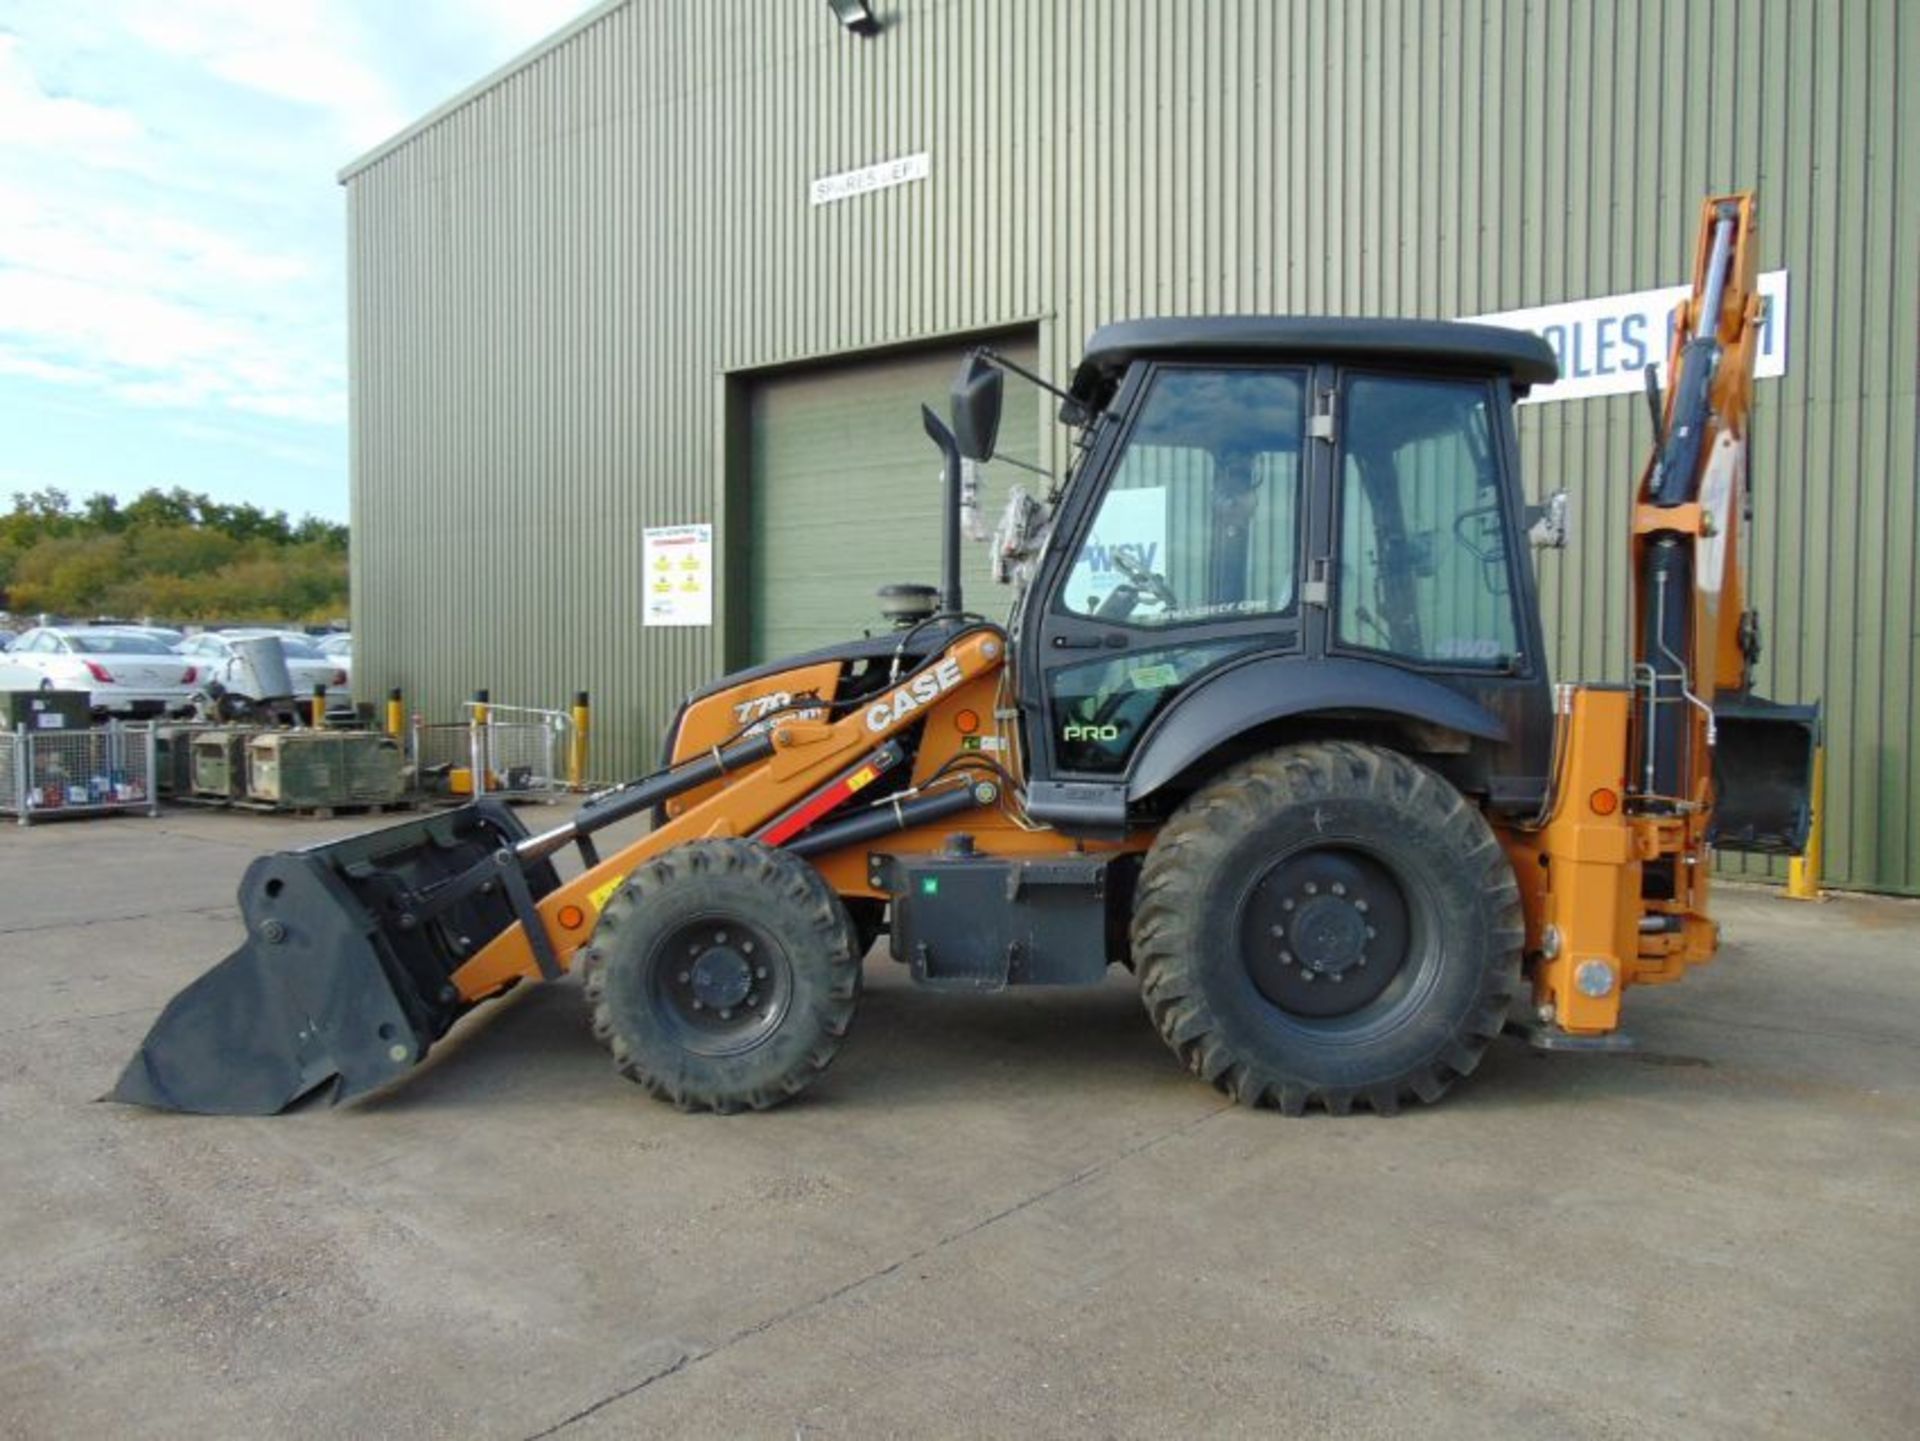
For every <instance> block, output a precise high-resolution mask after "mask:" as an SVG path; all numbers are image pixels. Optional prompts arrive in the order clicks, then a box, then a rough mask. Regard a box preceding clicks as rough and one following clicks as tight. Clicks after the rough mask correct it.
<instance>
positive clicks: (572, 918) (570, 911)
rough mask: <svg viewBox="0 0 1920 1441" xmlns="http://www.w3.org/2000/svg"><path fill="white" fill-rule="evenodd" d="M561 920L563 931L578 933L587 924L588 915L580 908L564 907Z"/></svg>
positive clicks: (561, 909) (561, 910)
mask: <svg viewBox="0 0 1920 1441" xmlns="http://www.w3.org/2000/svg"><path fill="white" fill-rule="evenodd" d="M559 920H560V928H561V929H562V930H565V931H577V930H579V929H580V927H582V926H584V925H585V924H586V923H587V913H586V912H585V911H583V910H581V909H580V907H578V906H562V907H560V916H559Z"/></svg>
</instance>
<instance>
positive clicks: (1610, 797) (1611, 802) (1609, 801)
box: [1587, 786, 1620, 816]
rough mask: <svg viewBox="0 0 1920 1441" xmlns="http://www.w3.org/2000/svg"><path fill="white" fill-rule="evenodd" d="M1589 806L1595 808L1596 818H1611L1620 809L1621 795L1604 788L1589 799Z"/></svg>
mask: <svg viewBox="0 0 1920 1441" xmlns="http://www.w3.org/2000/svg"><path fill="white" fill-rule="evenodd" d="M1587 804H1588V805H1589V806H1591V807H1592V808H1593V813H1594V814H1595V815H1596V816H1610V815H1612V814H1613V813H1614V812H1615V811H1617V810H1619V809H1620V793H1619V792H1618V791H1610V790H1608V789H1607V788H1606V787H1605V786H1602V787H1600V789H1599V790H1597V791H1595V792H1594V793H1593V794H1592V795H1590V796H1588V797H1587Z"/></svg>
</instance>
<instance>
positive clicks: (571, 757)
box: [567, 690, 591, 791]
mask: <svg viewBox="0 0 1920 1441" xmlns="http://www.w3.org/2000/svg"><path fill="white" fill-rule="evenodd" d="M590 720H591V716H590V715H589V713H588V710H587V693H586V692H585V691H583V690H582V691H575V692H574V694H573V738H572V742H571V743H570V744H569V745H568V747H567V789H569V790H575V791H583V790H585V789H586V788H587V725H588V722H589V721H590Z"/></svg>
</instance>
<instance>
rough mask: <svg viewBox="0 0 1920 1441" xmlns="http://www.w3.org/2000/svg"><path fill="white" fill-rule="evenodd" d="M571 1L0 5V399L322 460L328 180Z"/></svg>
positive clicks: (332, 343) (336, 310)
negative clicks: (63, 396) (240, 438)
mask: <svg viewBox="0 0 1920 1441" xmlns="http://www.w3.org/2000/svg"><path fill="white" fill-rule="evenodd" d="M585 4H586V0H417V3H414V4H409V5H393V4H391V3H390V0H167V3H165V4H154V3H141V0H133V3H126V4H122V5H117V6H113V7H111V8H110V10H109V11H108V13H109V14H110V16H111V18H110V19H108V20H103V16H102V13H101V11H102V9H103V8H105V7H94V6H88V5H84V4H82V5H76V4H73V3H71V0H66V3H61V0H43V3H31V0H30V3H27V4H18V3H12V4H9V3H8V0H0V137H4V138H3V139H0V403H4V402H5V401H7V400H8V399H9V398H10V397H11V398H14V399H16V400H18V401H20V402H21V405H20V407H19V409H20V412H21V413H25V414H33V413H34V412H33V409H32V407H34V406H38V407H40V408H41V409H42V410H44V411H46V412H47V413H48V414H51V413H52V412H53V411H54V410H55V409H57V408H59V407H58V404H57V402H56V401H55V400H54V399H53V397H54V396H55V395H56V393H57V392H56V391H55V390H52V389H49V388H50V387H57V388H59V390H60V391H64V392H66V393H68V394H71V395H72V396H74V397H75V398H76V399H77V400H82V401H84V402H85V404H86V407H87V411H88V413H89V414H92V415H98V416H99V417H101V424H102V426H103V427H108V428H110V427H111V426H112V425H113V423H114V417H115V416H116V415H117V414H121V413H123V412H124V414H125V417H126V424H125V426H124V433H125V434H128V435H131V434H135V433H140V434H148V433H164V432H165V426H164V425H163V426H162V429H161V432H155V431H154V430H153V422H154V420H155V418H156V417H157V418H160V419H161V420H163V421H167V420H171V421H173V422H176V425H175V428H174V431H173V432H172V433H176V434H181V435H183V436H184V435H185V432H184V431H180V430H179V429H178V426H180V425H196V426H200V427H202V428H203V430H205V431H217V430H219V429H220V428H221V427H222V425H223V424H225V423H227V422H231V425H230V426H228V427H227V428H228V429H232V430H235V431H238V432H240V433H244V434H245V435H247V436H249V437H251V439H250V440H248V441H247V442H245V443H246V444H248V445H249V446H251V448H252V449H254V450H255V451H256V452H258V453H259V454H262V455H273V454H274V452H273V451H272V450H271V449H270V448H268V447H270V446H272V445H275V444H277V445H279V446H280V447H281V451H280V455H279V458H281V459H284V460H286V461H287V462H288V463H289V464H292V463H295V457H301V458H302V462H301V463H310V462H311V459H312V457H313V456H315V455H326V454H333V455H337V454H339V453H340V452H341V450H342V449H343V447H342V445H341V441H342V439H343V437H344V430H345V417H346V389H347V376H346V362H345V353H346V274H345V270H346V266H345V245H344V225H343V220H342V200H341V194H340V191H339V188H338V186H337V185H336V183H335V181H334V175H335V173H336V172H337V170H338V169H339V167H340V166H341V165H342V164H343V163H344V162H345V161H347V160H349V159H351V158H352V157H353V156H355V155H357V154H359V153H361V152H362V151H364V150H366V149H367V148H369V147H371V146H372V145H374V144H377V143H379V142H380V141H381V140H384V139H386V138H387V137H388V136H390V135H392V134H393V133H395V132H396V131H398V130H399V129H401V128H402V127H403V126H404V125H405V124H406V123H407V122H408V121H409V120H411V119H412V118H414V117H416V116H418V115H421V114H423V113H425V112H426V111H428V110H430V109H431V108H433V106H435V105H436V104H438V103H439V102H440V101H442V100H444V99H445V98H446V97H447V96H448V95H450V94H453V93H454V92H455V91H457V90H458V89H459V88H460V87H461V86H463V85H465V84H467V83H469V82H471V81H472V80H474V79H477V78H479V77H480V76H482V75H484V74H486V73H487V72H488V71H490V70H492V69H494V68H495V67H497V66H498V65H500V64H501V63H503V62H504V61H506V60H508V59H510V58H511V57H512V56H514V55H516V54H518V53H519V52H520V51H522V50H524V49H525V48H526V47H527V46H529V45H531V44H533V43H535V42H536V41H538V40H539V39H541V38H542V37H543V36H545V35H547V34H549V33H550V32H551V31H553V30H555V29H557V28H558V27H559V26H561V25H562V24H564V23H565V22H566V21H567V20H569V19H570V18H572V17H573V16H574V15H576V14H578V13H579V12H580V11H581V10H582V9H584V8H585ZM116 408H118V409H116ZM47 433H48V434H49V435H51V434H53V433H54V432H53V428H52V426H51V423H49V426H48V429H47ZM110 438H111V437H110V436H108V435H107V434H105V433H103V436H102V451H103V453H105V451H106V449H107V448H108V445H107V442H108V440H109V439H110ZM210 438H211V437H210V435H206V434H203V435H202V436H201V437H200V442H199V443H200V444H202V445H203V446H204V445H205V444H206V443H207V442H208V440H210ZM165 464H166V457H165V456H164V455H158V454H156V455H155V456H154V457H153V460H152V465H153V468H154V469H155V470H156V471H158V470H163V469H164V467H165ZM145 481H146V477H143V476H140V475H130V476H129V477H128V487H129V488H130V489H131V488H138V486H139V485H140V484H142V483H145ZM339 483H340V486H341V489H342V490H343V491H344V486H345V477H344V473H343V474H342V475H341V477H340V482H339ZM262 484H270V481H268V480H263V481H262Z"/></svg>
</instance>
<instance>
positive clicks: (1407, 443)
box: [956, 316, 1556, 835]
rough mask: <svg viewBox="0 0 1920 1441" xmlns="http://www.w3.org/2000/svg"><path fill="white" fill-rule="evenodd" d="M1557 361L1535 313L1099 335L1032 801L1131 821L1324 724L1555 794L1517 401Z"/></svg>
mask: <svg viewBox="0 0 1920 1441" xmlns="http://www.w3.org/2000/svg"><path fill="white" fill-rule="evenodd" d="M1555 373H1556V372H1555V363H1554V357H1553V353H1552V351H1551V350H1550V349H1549V348H1548V347H1547V346H1546V345H1545V344H1544V343H1543V342H1542V341H1540V340H1539V339H1538V338H1537V337H1535V336H1532V335H1528V334H1525V333H1521V332H1515V331H1508V330H1500V329H1496V328H1493V327H1487V326H1474V325H1460V324H1449V323H1444V322H1426V321H1399V320H1353V319H1289V318H1266V317H1253V316H1230V317H1214V318H1195V319H1161V320H1147V321H1136V322H1129V323H1126V324H1120V325H1112V326H1108V327H1106V328H1104V329H1102V330H1100V331H1098V332H1096V333H1095V334H1094V336H1093V338H1092V339H1091V341H1090V342H1089V344H1088V348H1087V353H1086V357H1085V359H1084V360H1083V361H1082V363H1081V365H1080V367H1079V369H1078V371H1077V372H1076V374H1075V376H1074V380H1073V384H1072V388H1071V400H1070V401H1069V409H1075V408H1077V409H1078V410H1079V412H1080V414H1078V415H1075V416H1073V417H1072V418H1074V419H1076V420H1084V421H1085V423H1086V425H1087V427H1088V429H1087V431H1086V439H1085V444H1086V447H1087V453H1086V456H1085V460H1084V463H1083V465H1082V467H1081V469H1080V472H1079V474H1078V475H1077V476H1076V477H1075V479H1074V480H1073V481H1072V483H1071V484H1070V485H1069V486H1068V487H1067V489H1066V491H1065V493H1064V495H1063V496H1062V498H1061V502H1060V509H1059V511H1058V513H1057V515H1056V516H1055V517H1054V524H1053V532H1052V539H1051V542H1050V544H1049V545H1048V547H1047V550H1046V553H1045V554H1044V556H1043V557H1042V559H1041V561H1040V565H1039V568H1038V571H1037V574H1036V575H1035V577H1034V581H1033V586H1032V590H1031V592H1030V594H1029V595H1028V596H1027V597H1026V599H1025V601H1024V603H1023V605H1022V606H1021V608H1020V613H1019V616H1018V619H1017V622H1016V624H1017V629H1018V637H1017V638H1018V642H1019V656H1018V664H1019V666H1020V682H1021V684H1020V693H1021V697H1022V700H1021V705H1022V713H1023V723H1024V730H1025V736H1026V746H1025V752H1026V757H1027V772H1028V783H1029V784H1028V809H1029V811H1030V812H1031V813H1032V814H1033V815H1034V817H1035V818H1036V819H1042V820H1046V821H1049V822H1051V823H1053V824H1055V825H1058V826H1060V827H1061V828H1062V829H1066V830H1070V831H1079V832H1082V833H1086V834H1089V835H1098V834H1112V833H1117V832H1119V831H1121V830H1124V829H1125V828H1126V826H1127V824H1128V823H1129V821H1130V820H1134V819H1141V818H1143V817H1146V816H1150V815H1153V814H1158V813H1162V812H1164V811H1165V810H1166V809H1167V808H1168V807H1169V806H1170V805H1171V804H1173V803H1175V802H1177V801H1178V800H1179V799H1180V798H1181V796H1182V795H1184V794H1185V793H1186V791H1187V790H1188V789H1190V787H1191V779H1192V777H1194V776H1198V775H1201V774H1210V773H1212V772H1213V771H1214V770H1215V769H1217V766H1218V764H1219V763H1220V762H1221V760H1223V759H1231V758H1232V755H1233V754H1234V753H1235V752H1237V751H1243V750H1244V751H1247V752H1251V751H1253V750H1257V749H1261V748H1263V747H1266V746H1270V745H1272V744H1275V743H1277V742H1280V741H1282V740H1284V739H1285V738H1286V736H1287V735H1288V733H1289V732H1290V731H1305V730H1307V729H1310V730H1311V731H1312V733H1313V734H1315V735H1320V736H1324V735H1327V734H1329V733H1335V734H1338V733H1343V732H1344V733H1349V734H1352V735H1354V736H1357V737H1361V738H1367V739H1373V740H1380V741H1385V742H1387V743H1391V744H1393V745H1396V746H1397V747H1398V748H1400V749H1402V750H1407V751H1411V752H1414V753H1418V754H1419V755H1420V756H1421V758H1422V759H1423V760H1425V761H1426V762H1427V763H1429V764H1430V765H1433V766H1434V767H1435V768H1436V769H1438V770H1440V771H1441V772H1442V773H1443V774H1445V775H1447V777H1448V779H1449V780H1452V781H1453V782H1454V783H1455V784H1456V785H1457V786H1458V787H1459V788H1460V789H1461V790H1462V791H1463V792H1464V793H1466V794H1469V795H1478V796H1481V797H1484V798H1485V800H1486V803H1487V804H1488V805H1489V806H1490V807H1491V808H1492V809H1493V810H1494V811H1496V812H1501V811H1505V812H1508V813H1519V812H1525V811H1529V810H1532V809H1534V808H1536V807H1537V806H1538V805H1539V803H1540V801H1541V798H1542V797H1543V795H1544V793H1545V791H1546V787H1547V776H1548V770H1549V765H1550V752H1551V734H1552V714H1551V703H1550V693H1549V686H1548V677H1547V672H1546V666H1545V656H1544V643H1543V639H1542V636H1541V632H1540V624H1539V619H1538V606H1537V603H1536V600H1535V595H1534V581H1533V575H1532V568H1531V566H1530V565H1527V564H1524V563H1523V559H1522V558H1523V556H1524V553H1525V546H1524V540H1525V535H1526V514H1525V505H1524V501H1523V496H1522V492H1521V486H1520V483H1519V467H1518V455H1517V446H1516V441H1515V436H1514V428H1513V420H1512V411H1513V404H1514V401H1515V399H1516V398H1517V397H1518V396H1520V395H1523V394H1525V392H1526V391H1527V389H1528V388H1529V387H1530V386H1532V385H1535V384H1539V383H1543V382H1546V381H1550V380H1552V379H1553V378H1554V376H1555ZM956 400H957V401H959V402H961V403H960V404H958V405H957V406H956V416H957V418H960V417H961V414H962V412H964V411H965V410H966V409H967V406H966V405H965V397H964V395H963V394H962V388H961V387H956ZM958 428H964V426H961V427H958ZM989 436H990V428H989ZM989 443H990V440H989ZM975 449H978V447H975ZM976 458H977V457H976Z"/></svg>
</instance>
